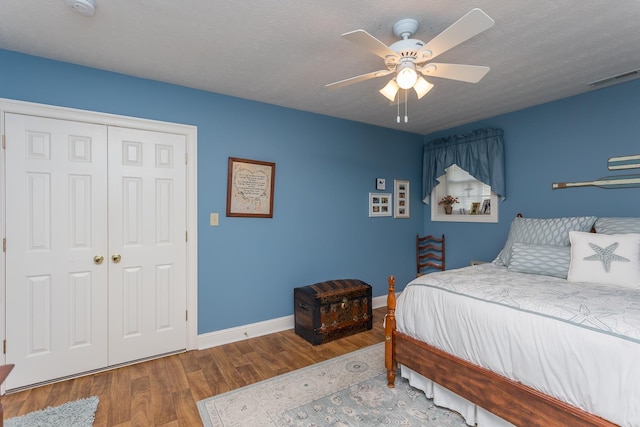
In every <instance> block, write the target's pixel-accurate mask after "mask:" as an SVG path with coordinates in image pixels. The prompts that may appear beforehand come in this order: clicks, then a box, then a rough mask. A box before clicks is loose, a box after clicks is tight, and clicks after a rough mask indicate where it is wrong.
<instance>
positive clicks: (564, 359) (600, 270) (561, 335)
mask: <svg viewBox="0 0 640 427" xmlns="http://www.w3.org/2000/svg"><path fill="white" fill-rule="evenodd" d="M589 231H592V232H589ZM593 231H595V233H594V232H593ZM385 364H386V368H387V378H388V382H389V386H390V387H393V384H394V381H395V377H396V373H397V371H398V369H397V368H398V365H400V373H401V375H402V376H403V377H405V378H408V379H409V381H410V384H412V385H413V386H415V387H417V388H420V389H422V390H423V391H424V392H425V394H426V395H427V397H429V398H433V399H434V403H435V404H437V405H440V406H445V407H448V408H451V409H453V410H455V411H457V412H458V413H460V414H461V415H462V416H463V417H464V418H465V420H466V422H467V424H469V425H474V424H475V425H478V427H496V426H500V427H502V426H509V425H516V426H545V427H548V426H562V427H566V426H615V425H621V426H640V218H594V217H571V218H552V219H527V218H516V219H515V220H514V222H513V224H512V225H511V229H510V232H509V237H508V239H507V242H506V244H505V247H504V249H503V250H502V251H501V253H500V254H499V255H498V257H497V258H496V260H494V261H493V262H492V263H487V264H481V265H476V266H470V267H464V268H460V269H456V270H449V271H444V272H436V273H431V274H428V275H424V276H420V277H418V278H416V279H415V280H412V281H411V282H410V283H409V284H407V286H406V287H405V289H404V290H403V292H402V293H401V294H400V296H399V297H398V298H397V299H396V293H395V279H394V278H393V277H390V278H389V295H388V310H387V315H386V319H385Z"/></svg>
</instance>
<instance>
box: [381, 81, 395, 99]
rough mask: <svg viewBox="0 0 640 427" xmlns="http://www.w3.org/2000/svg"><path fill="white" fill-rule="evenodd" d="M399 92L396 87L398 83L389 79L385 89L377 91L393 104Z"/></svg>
mask: <svg viewBox="0 0 640 427" xmlns="http://www.w3.org/2000/svg"><path fill="white" fill-rule="evenodd" d="M399 90H400V86H398V83H396V81H395V80H394V79H391V80H389V83H387V85H386V86H385V87H383V88H382V89H380V90H379V92H380V93H381V94H382V95H383V96H384V97H385V98H387V99H388V100H389V101H391V102H393V101H394V100H395V99H396V95H397V94H398V91H399Z"/></svg>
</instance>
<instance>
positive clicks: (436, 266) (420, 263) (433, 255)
mask: <svg viewBox="0 0 640 427" xmlns="http://www.w3.org/2000/svg"><path fill="white" fill-rule="evenodd" d="M444 269H445V247H444V234H443V235H442V236H441V237H437V236H432V235H428V236H423V237H420V235H419V234H418V235H416V277H418V276H422V275H423V274H425V273H431V272H432V271H435V270H439V271H444Z"/></svg>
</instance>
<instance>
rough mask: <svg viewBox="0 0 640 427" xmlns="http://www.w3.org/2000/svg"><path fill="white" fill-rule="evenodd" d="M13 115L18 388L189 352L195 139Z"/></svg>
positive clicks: (9, 186) (9, 193) (9, 154)
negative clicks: (189, 146)
mask: <svg viewBox="0 0 640 427" xmlns="http://www.w3.org/2000/svg"><path fill="white" fill-rule="evenodd" d="M4 123H5V135H6V140H7V144H6V152H5V159H6V167H5V170H6V181H5V196H6V201H5V204H6V207H7V208H6V210H7V213H6V217H5V220H6V224H5V227H6V238H7V250H6V253H5V260H6V269H5V270H6V271H5V280H6V299H5V301H4V306H5V309H6V318H5V319H6V320H5V324H6V361H7V363H14V364H15V365H16V366H15V369H14V370H13V372H12V373H11V375H10V376H9V377H8V379H7V381H6V386H7V389H8V390H12V389H15V388H20V387H23V386H27V385H33V384H36V383H40V382H45V381H50V380H53V379H58V378H62V377H65V376H70V375H76V374H79V373H83V372H87V371H92V370H96V369H103V368H105V367H108V366H113V365H118V364H121V363H127V362H131V361H135V360H138V359H144V358H149V357H155V356H158V355H162V354H165V353H170V352H176V351H180V350H184V349H185V348H186V341H187V330H186V327H187V320H186V253H187V252H186V251H187V242H186V229H187V228H186V165H185V150H186V140H185V136H184V135H177V134H171V133H163V132H153V131H148V130H137V129H128V128H120V127H113V126H104V125H95V124H90V123H81V122H74V121H68V120H59V119H52V118H43V117H35V116H29V115H21V114H9V113H6V114H5V115H4Z"/></svg>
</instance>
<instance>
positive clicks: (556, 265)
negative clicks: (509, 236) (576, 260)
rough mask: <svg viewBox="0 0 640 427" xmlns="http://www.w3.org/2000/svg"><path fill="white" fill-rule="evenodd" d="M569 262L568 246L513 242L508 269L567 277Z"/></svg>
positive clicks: (569, 248) (569, 251)
mask: <svg viewBox="0 0 640 427" xmlns="http://www.w3.org/2000/svg"><path fill="white" fill-rule="evenodd" d="M570 263H571V247H570V246H553V245H526V244H523V243H514V244H513V247H512V250H511V262H510V263H509V267H508V269H509V271H516V272H518V273H530V274H542V275H544V276H554V277H560V278H562V279H566V278H567V273H568V272H569V264H570Z"/></svg>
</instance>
